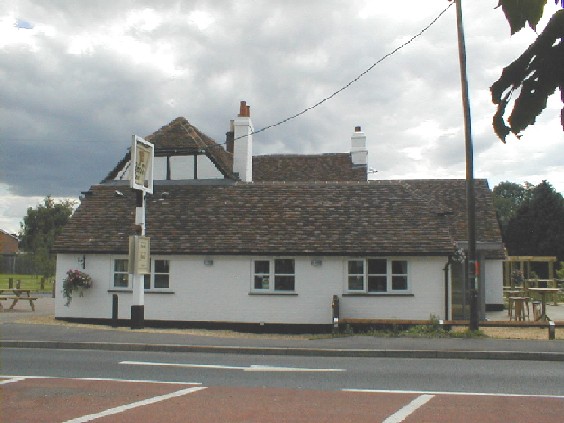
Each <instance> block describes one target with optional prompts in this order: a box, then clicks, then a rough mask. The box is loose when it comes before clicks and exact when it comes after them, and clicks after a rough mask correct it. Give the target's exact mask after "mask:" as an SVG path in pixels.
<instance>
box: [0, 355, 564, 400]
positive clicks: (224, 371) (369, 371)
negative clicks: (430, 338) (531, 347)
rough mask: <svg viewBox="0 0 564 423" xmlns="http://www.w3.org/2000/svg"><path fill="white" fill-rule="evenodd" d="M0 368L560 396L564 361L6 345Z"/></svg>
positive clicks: (214, 382)
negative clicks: (257, 354) (158, 350)
mask: <svg viewBox="0 0 564 423" xmlns="http://www.w3.org/2000/svg"><path fill="white" fill-rule="evenodd" d="M132 362H133V363H134V364H132ZM143 363H145V364H143ZM147 363H151V364H147ZM158 364H163V365H158ZM213 366H215V367H213ZM251 366H255V367H254V368H252V367H251ZM256 366H270V367H271V368H270V369H269V368H268V367H263V368H260V367H256ZM272 368H274V369H272ZM292 369H294V370H292ZM283 370H285V371H283ZM1 373H2V374H4V375H17V376H26V375H31V376H54V377H104V378H116V379H135V380H159V381H168V382H199V383H203V384H205V385H207V386H246V387H256V386H261V387H262V386H267V387H279V388H280V387H282V388H298V389H320V390H341V389H387V390H415V391H440V392H481V393H500V392H502V393H507V394H534V395H562V396H564V363H562V362H532V361H513V360H508V361H495V360H438V359H403V358H400V359H392V358H329V357H324V358H320V357H297V356H256V355H231V354H229V355H222V354H195V353H191V354H181V353H152V352H121V351H120V352H118V351H116V352H112V351H92V350H49V349H45V350H41V349H4V350H3V351H2V372H1Z"/></svg>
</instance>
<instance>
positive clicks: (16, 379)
mask: <svg viewBox="0 0 564 423" xmlns="http://www.w3.org/2000/svg"><path fill="white" fill-rule="evenodd" d="M2 377H4V376H2ZM6 377H9V378H10V379H7V380H2V381H0V385H5V384H7V383H14V382H21V381H22V380H25V377H21V376H6Z"/></svg>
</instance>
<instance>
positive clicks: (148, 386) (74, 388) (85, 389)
mask: <svg viewBox="0 0 564 423" xmlns="http://www.w3.org/2000/svg"><path fill="white" fill-rule="evenodd" d="M0 389H1V394H2V397H3V405H2V421H6V422H38V423H39V422H50V423H51V422H73V423H79V422H88V421H96V422H135V423H138V422H145V421H155V422H156V421H164V422H167V423H175V422H199V423H207V422H234V423H235V422H262V423H268V422H339V423H343V422H355V423H362V422H371V423H372V422H384V423H399V422H406V423H410V422H433V423H441V422H458V423H465V422H472V423H474V422H481V423H488V422H496V423H499V422H513V423H520V422H543V423H560V422H562V415H563V413H564V397H562V396H553V397H551V396H520V395H496V394H456V395H455V394H450V393H439V392H407V391H404V392H391V391H314V390H296V389H285V388H233V387H213V386H212V387H206V386H202V385H200V384H182V383H163V382H151V381H123V380H116V379H61V378H45V377H29V376H28V377H14V376H0Z"/></svg>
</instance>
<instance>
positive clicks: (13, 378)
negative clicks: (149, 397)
mask: <svg viewBox="0 0 564 423" xmlns="http://www.w3.org/2000/svg"><path fill="white" fill-rule="evenodd" d="M0 378H11V379H10V380H9V381H2V382H0V384H2V383H11V382H20V381H22V380H26V379H70V380H90V381H101V382H126V383H158V384H165V385H166V384H168V385H201V384H202V382H170V381H162V380H144V379H117V378H113V377H78V378H77V377H72V378H69V377H59V376H6V375H0Z"/></svg>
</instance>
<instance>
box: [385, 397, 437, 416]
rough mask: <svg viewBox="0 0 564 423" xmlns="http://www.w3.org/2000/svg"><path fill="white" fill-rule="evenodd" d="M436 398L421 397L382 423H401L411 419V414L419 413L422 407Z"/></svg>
mask: <svg viewBox="0 0 564 423" xmlns="http://www.w3.org/2000/svg"><path fill="white" fill-rule="evenodd" d="M434 397H435V396H434V395H421V396H419V397H417V398H415V399H414V400H413V401H411V402H410V403H409V404H407V405H406V406H404V407H402V408H400V409H399V410H398V411H396V412H395V413H394V414H392V415H391V416H389V417H388V418H387V419H386V420H384V421H383V422H382V423H401V422H403V421H404V420H405V419H406V418H407V417H409V416H410V415H411V414H413V413H414V412H415V411H417V409H419V408H420V407H422V406H424V405H425V404H427V403H428V402H429V401H431V400H432V399H433V398H434Z"/></svg>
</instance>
